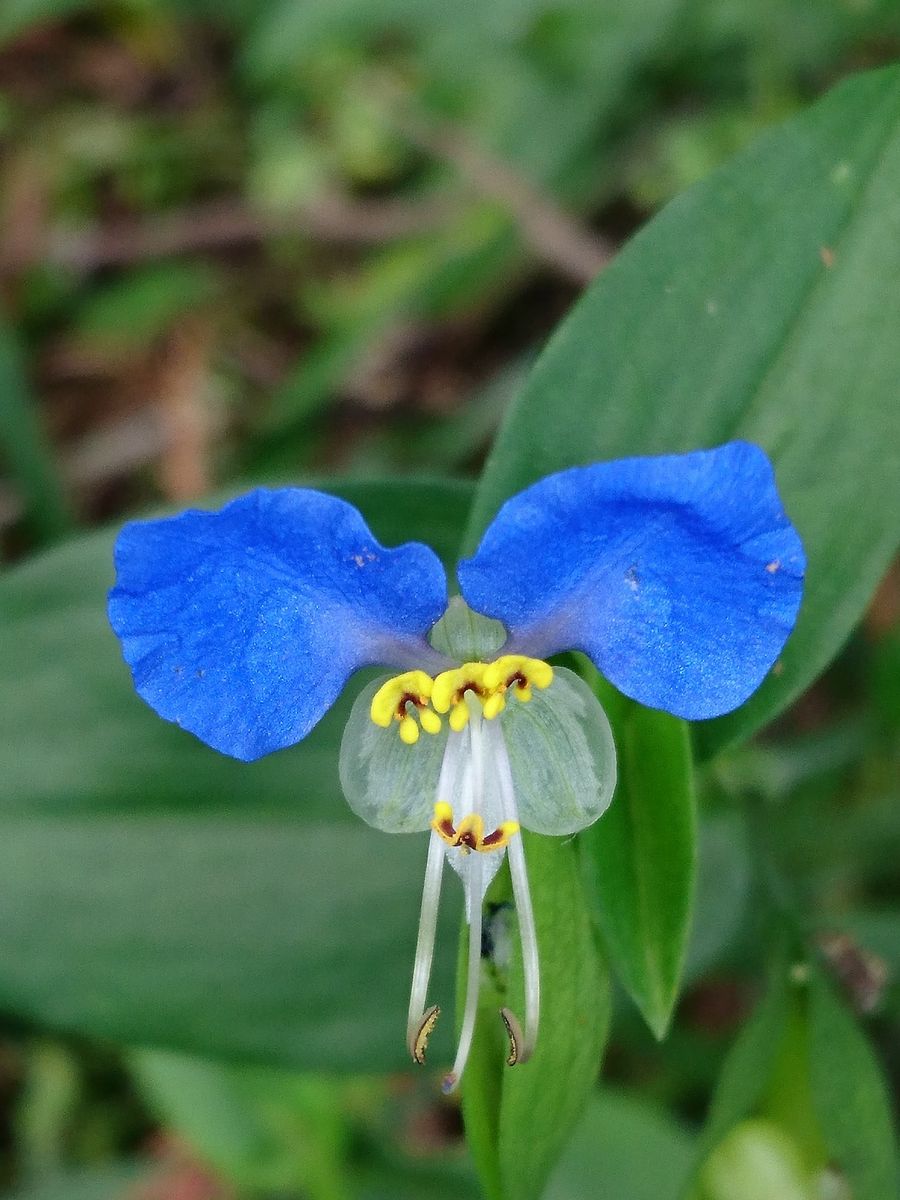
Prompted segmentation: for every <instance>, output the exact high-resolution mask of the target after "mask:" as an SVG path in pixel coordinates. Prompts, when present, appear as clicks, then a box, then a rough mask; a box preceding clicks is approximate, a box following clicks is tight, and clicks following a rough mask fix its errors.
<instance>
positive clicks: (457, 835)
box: [431, 800, 519, 854]
mask: <svg viewBox="0 0 900 1200" xmlns="http://www.w3.org/2000/svg"><path fill="white" fill-rule="evenodd" d="M431 828H432V829H433V830H434V831H435V833H436V834H437V835H438V836H439V837H440V838H441V840H442V841H444V842H446V843H447V845H448V846H458V847H459V848H460V850H462V852H463V853H464V854H468V852H469V851H470V850H478V851H481V852H483V853H486V852H488V851H490V850H502V849H503V848H504V847H505V846H508V845H509V839H510V838H511V837H512V836H513V834H514V833H518V832H519V822H518V821H503V822H502V823H501V824H500V825H499V826H498V827H497V828H496V829H495V830H494V831H493V833H488V834H485V832H484V819H483V818H482V817H481V816H480V815H479V814H478V813H470V814H469V815H468V816H467V817H463V819H462V820H461V821H460V823H459V825H458V826H456V827H454V825H453V809H452V808H451V807H450V805H449V804H447V803H446V802H445V801H443V800H439V801H438V803H437V804H435V806H434V820H433V821H432V822H431Z"/></svg>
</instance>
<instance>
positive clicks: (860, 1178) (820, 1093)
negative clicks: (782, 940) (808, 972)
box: [809, 971, 898, 1200]
mask: <svg viewBox="0 0 900 1200" xmlns="http://www.w3.org/2000/svg"><path fill="white" fill-rule="evenodd" d="M809 1029H810V1033H809V1038H810V1072H811V1082H812V1098H813V1105H814V1107H815V1111H816V1115H817V1116H818V1119H819V1122H820V1124H821V1126H822V1132H823V1134H824V1136H825V1142H826V1144H827V1146H828V1150H829V1153H830V1157H831V1159H832V1161H833V1162H834V1163H835V1164H836V1165H837V1166H838V1167H839V1168H840V1170H841V1171H842V1172H843V1173H844V1174H845V1175H846V1177H847V1180H848V1182H849V1184H850V1190H851V1192H852V1194H853V1197H854V1200H888V1198H889V1197H892V1196H896V1195H897V1183H898V1176H897V1156H896V1150H895V1145H896V1142H895V1136H894V1129H893V1123H892V1119H891V1102H890V1098H889V1095H888V1090H887V1085H886V1083H885V1080H884V1077H883V1076H882V1073H881V1069H880V1067H879V1065H878V1062H877V1060H876V1058H875V1055H874V1054H873V1053H872V1049H871V1047H870V1046H869V1044H868V1042H867V1041H866V1039H865V1037H864V1036H863V1034H862V1032H861V1031H860V1029H859V1027H858V1025H857V1024H856V1022H855V1021H854V1019H853V1017H852V1016H851V1014H850V1012H849V1011H848V1010H847V1008H846V1007H845V1006H844V1004H843V1003H841V1001H839V1000H838V999H837V998H836V997H835V995H834V993H833V991H832V990H831V986H830V984H829V983H828V982H827V980H826V979H825V978H824V976H823V975H822V974H821V972H819V971H814V972H813V975H812V979H811V980H810V988H809Z"/></svg>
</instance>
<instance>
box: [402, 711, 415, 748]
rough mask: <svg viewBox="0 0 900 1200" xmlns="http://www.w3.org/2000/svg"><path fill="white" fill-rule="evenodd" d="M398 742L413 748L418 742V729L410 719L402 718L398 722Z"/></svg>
mask: <svg viewBox="0 0 900 1200" xmlns="http://www.w3.org/2000/svg"><path fill="white" fill-rule="evenodd" d="M400 740H401V742H406V744H407V746H414V745H415V744H416V742H417V741H418V740H419V727H418V725H417V724H416V723H415V721H414V720H413V719H412V717H409V716H407V717H404V718H403V720H402V721H401V722H400Z"/></svg>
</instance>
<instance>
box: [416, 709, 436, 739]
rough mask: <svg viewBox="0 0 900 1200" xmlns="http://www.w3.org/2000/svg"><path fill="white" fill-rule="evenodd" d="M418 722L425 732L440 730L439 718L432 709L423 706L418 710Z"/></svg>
mask: <svg viewBox="0 0 900 1200" xmlns="http://www.w3.org/2000/svg"><path fill="white" fill-rule="evenodd" d="M419 723H420V724H421V726H422V728H423V729H424V730H425V732H426V733H440V732H441V718H440V717H439V716H438V715H437V713H436V712H434V710H433V709H430V708H423V709H422V710H421V711H420V712H419Z"/></svg>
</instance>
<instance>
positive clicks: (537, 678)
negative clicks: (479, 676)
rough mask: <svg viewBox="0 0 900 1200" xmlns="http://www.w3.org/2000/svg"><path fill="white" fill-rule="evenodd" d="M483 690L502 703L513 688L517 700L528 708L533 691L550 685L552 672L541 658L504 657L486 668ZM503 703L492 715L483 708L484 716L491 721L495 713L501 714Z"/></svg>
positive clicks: (508, 655) (507, 655)
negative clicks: (501, 700)
mask: <svg viewBox="0 0 900 1200" xmlns="http://www.w3.org/2000/svg"><path fill="white" fill-rule="evenodd" d="M482 682H483V684H484V687H485V689H486V690H487V691H488V692H490V693H491V699H492V700H493V699H494V697H499V698H500V699H503V697H504V696H505V694H506V692H507V691H508V690H509V689H510V688H512V689H513V693H514V695H515V696H516V698H517V699H519V700H521V701H522V703H523V704H527V703H528V701H529V700H530V699H531V697H532V694H533V693H532V688H539V689H543V688H547V687H549V686H550V684H551V683H552V682H553V668H552V667H551V666H550V664H549V663H545V662H544V661H543V660H542V659H540V658H527V657H526V656H525V655H524V654H504V655H503V657H502V658H498V659H496V660H495V661H494V662H492V663H490V665H489V666H487V667H486V668H485V671H484V676H483V681H482ZM504 705H505V699H503V703H502V704H501V705H500V707H499V708H497V709H496V710H494V711H491V712H489V711H488V704H487V703H486V704H485V706H484V715H485V716H486V717H487V718H488V720H491V719H492V718H493V717H495V716H496V715H497V713H499V712H502V711H503V707H504Z"/></svg>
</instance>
